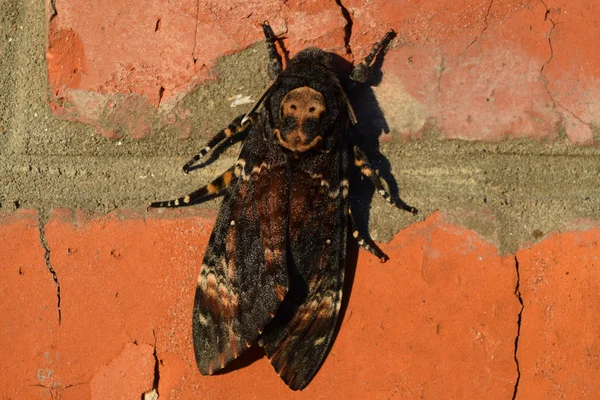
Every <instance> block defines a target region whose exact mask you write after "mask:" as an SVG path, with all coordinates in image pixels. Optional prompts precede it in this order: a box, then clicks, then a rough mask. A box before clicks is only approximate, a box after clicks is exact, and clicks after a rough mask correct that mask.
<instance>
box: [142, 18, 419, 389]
mask: <svg viewBox="0 0 600 400" xmlns="http://www.w3.org/2000/svg"><path fill="white" fill-rule="evenodd" d="M262 28H263V31H264V34H265V38H266V43H267V49H268V54H269V64H268V72H269V75H270V77H271V79H273V83H272V85H271V86H270V87H269V88H268V89H267V90H266V91H265V93H264V94H263V95H262V96H261V98H260V99H259V100H258V101H257V102H256V104H255V105H254V106H253V108H252V109H251V110H250V111H249V112H248V113H247V114H243V115H240V116H238V117H236V118H235V119H234V120H233V121H232V122H231V124H230V125H229V126H228V127H227V128H225V129H223V130H222V131H220V132H218V133H217V134H216V135H215V136H214V137H213V138H212V139H211V140H210V141H209V142H208V144H207V146H206V147H204V148H203V149H202V150H201V151H200V153H199V154H198V155H196V156H194V157H193V158H192V159H191V160H190V161H189V162H188V163H186V164H185V166H184V167H183V170H184V171H185V172H186V173H187V172H189V171H190V170H191V169H192V167H193V166H194V164H195V163H196V162H198V161H199V160H200V159H201V158H202V157H204V156H205V155H207V154H208V153H209V152H210V151H211V150H213V149H214V148H215V147H216V146H219V145H222V144H223V143H225V142H227V141H228V139H232V138H236V137H240V136H242V135H245V139H244V141H243V145H242V149H241V152H240V155H239V158H238V160H237V162H236V163H235V165H233V166H232V167H230V168H229V169H228V170H227V171H225V172H224V173H223V174H222V175H221V176H219V177H218V178H216V179H215V180H214V181H213V182H212V183H210V184H208V185H206V186H204V187H202V188H200V189H198V190H196V191H194V192H193V193H190V194H188V195H186V196H184V197H181V198H178V199H175V200H169V201H158V202H153V203H151V204H150V206H149V208H154V207H180V206H187V205H192V204H197V203H199V202H202V201H204V200H206V199H207V198H212V197H214V196H216V195H221V194H223V195H224V196H223V202H222V205H221V208H220V210H219V214H218V217H217V220H216V223H215V226H214V229H213V232H212V234H211V237H210V240H209V243H208V248H207V249H206V253H205V256H204V261H203V263H202V267H201V269H200V274H199V276H198V282H197V287H196V295H195V299H194V311H193V340H194V350H195V355H196V361H197V364H198V368H199V370H200V372H201V373H202V374H203V375H211V374H214V373H216V372H217V371H219V370H222V369H223V368H224V367H225V366H226V365H228V364H229V363H230V362H231V361H232V360H234V359H236V358H237V357H238V356H239V355H240V354H241V353H242V352H243V351H244V350H245V349H246V348H248V347H249V346H250V345H251V344H252V343H253V342H256V341H258V343H259V345H260V346H262V347H263V348H264V350H265V352H266V354H267V357H268V358H269V360H270V361H271V363H272V364H273V366H274V368H275V370H276V371H277V373H278V374H279V375H280V376H281V378H282V379H283V380H284V381H285V383H286V384H287V385H288V386H289V387H290V388H292V389H294V390H300V389H303V388H304V387H305V386H306V385H307V384H308V383H309V382H310V381H311V379H312V378H313V377H314V375H315V374H316V372H317V370H318V369H319V367H320V365H321V364H322V362H323V360H324V359H325V356H326V355H327V352H328V350H329V348H330V346H331V344H332V337H333V334H334V330H335V328H336V324H337V318H338V314H339V311H340V304H341V301H342V287H343V282H344V266H345V259H346V241H347V232H348V230H349V229H351V231H352V236H354V238H356V240H357V241H358V244H359V245H361V246H362V247H364V248H365V249H366V250H368V251H370V252H371V253H373V254H374V255H375V256H377V257H378V258H379V259H381V261H383V262H384V261H386V260H387V256H386V255H385V254H384V253H383V252H382V251H381V250H380V249H379V248H378V247H377V246H376V245H375V244H374V243H373V242H372V241H371V240H370V239H368V235H361V233H359V230H358V229H357V227H356V223H355V221H354V218H353V216H352V212H351V208H350V203H349V198H348V191H349V180H348V169H349V168H350V167H351V164H352V163H353V164H354V165H355V166H356V167H358V168H359V169H360V171H361V172H362V174H363V175H364V176H365V177H367V178H369V179H370V180H371V181H372V182H373V184H374V186H375V188H376V189H377V191H378V192H379V193H380V194H381V195H383V197H384V198H385V199H386V200H387V201H388V202H389V203H391V204H393V205H395V206H397V207H398V208H401V209H404V210H407V211H410V212H412V213H416V212H417V211H416V209H414V208H413V207H410V206H408V205H406V204H405V203H404V202H402V200H400V199H393V198H392V197H391V196H390V195H389V194H388V193H387V192H386V190H385V189H384V186H383V184H382V180H381V178H380V177H379V175H378V174H377V173H376V171H375V170H374V168H373V167H372V166H371V164H370V163H369V161H368V160H367V157H366V156H365V154H364V153H363V151H362V150H361V149H360V148H359V147H358V146H357V145H356V144H355V142H354V141H353V130H352V129H351V128H352V127H353V126H354V125H355V124H356V123H357V120H356V115H355V112H354V110H353V108H352V105H351V104H350V101H349V99H348V96H347V91H346V89H345V88H344V87H343V85H342V83H341V81H340V78H339V77H338V75H337V73H336V72H335V69H334V65H333V62H332V56H331V54H329V53H326V52H324V51H323V50H320V49H318V48H314V47H311V48H307V49H304V50H302V51H301V52H299V53H298V54H297V55H296V56H295V57H294V58H292V59H291V60H288V62H287V63H286V64H287V65H286V69H285V70H283V68H282V62H281V59H280V57H279V55H278V53H277V48H276V42H277V40H278V39H277V37H276V36H275V34H274V33H273V31H272V29H271V27H270V26H269V25H268V23H265V24H263V25H262ZM393 36H394V32H393V31H390V32H388V33H387V34H386V35H385V36H384V37H383V38H382V39H381V40H380V41H379V42H378V43H377V44H376V45H375V46H374V47H373V49H372V51H371V52H370V54H369V55H368V56H367V57H366V58H365V59H364V60H363V61H362V62H361V63H359V64H358V65H357V66H355V67H354V68H353V70H352V72H351V73H350V76H349V77H350V80H351V81H354V82H356V83H355V84H361V83H365V82H367V81H368V79H369V76H370V73H371V68H372V64H373V63H374V60H375V59H376V57H377V55H378V54H379V53H380V52H381V50H382V49H384V48H385V47H386V46H387V44H388V43H389V42H390V40H391V39H392V38H393ZM349 82H350V81H349Z"/></svg>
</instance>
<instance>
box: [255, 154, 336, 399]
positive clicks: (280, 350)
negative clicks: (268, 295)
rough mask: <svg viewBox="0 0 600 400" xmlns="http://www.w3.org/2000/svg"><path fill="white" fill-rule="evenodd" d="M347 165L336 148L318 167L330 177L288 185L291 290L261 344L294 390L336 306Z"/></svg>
mask: <svg viewBox="0 0 600 400" xmlns="http://www.w3.org/2000/svg"><path fill="white" fill-rule="evenodd" d="M345 163H346V160H345V153H342V152H338V154H337V156H336V157H335V158H334V160H333V161H331V160H330V161H329V162H328V163H327V165H326V166H323V167H322V168H320V170H321V171H329V174H326V175H328V176H325V177H323V178H317V179H316V182H315V179H314V178H313V179H310V178H309V177H306V178H305V179H294V184H293V187H292V189H291V193H292V194H291V196H290V208H291V212H290V222H289V236H290V239H289V240H290V248H291V253H292V257H288V266H287V267H288V275H289V291H288V294H287V296H286V298H285V300H284V301H283V303H282V304H281V306H280V308H279V311H278V312H277V314H276V316H275V318H274V319H273V321H271V323H270V324H269V325H268V326H267V328H266V329H265V332H264V334H263V335H262V336H261V339H260V344H261V345H262V346H263V347H264V349H265V351H266V353H267V356H268V357H269V359H270V360H271V363H272V364H273V367H274V368H275V370H276V371H277V372H278V373H279V375H280V377H281V378H282V379H283V380H284V381H285V382H286V384H288V386H290V388H292V389H294V390H299V389H302V388H304V387H305V386H306V385H307V384H308V383H309V382H310V381H311V379H312V378H313V377H314V375H315V374H316V373H317V371H318V369H319V367H320V366H321V364H322V362H323V360H324V359H325V356H326V355H327V353H328V350H329V347H330V345H331V342H332V339H333V335H334V332H335V327H336V323H337V317H338V314H339V310H340V304H341V301H342V287H343V282H344V266H345V256H346V231H347V221H348V217H347V210H348V203H347V198H346V195H347V189H348V186H347V181H346V180H345V179H344V178H343V177H344V176H345V169H346V168H345V165H346V164H345ZM313 177H314V174H313ZM324 181H325V182H327V184H324V183H323V182H324Z"/></svg>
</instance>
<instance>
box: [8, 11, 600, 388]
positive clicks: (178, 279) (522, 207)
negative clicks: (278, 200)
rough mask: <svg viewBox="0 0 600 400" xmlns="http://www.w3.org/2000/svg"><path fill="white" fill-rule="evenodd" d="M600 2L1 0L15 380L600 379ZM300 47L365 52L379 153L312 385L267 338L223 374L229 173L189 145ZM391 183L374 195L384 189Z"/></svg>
mask: <svg viewBox="0 0 600 400" xmlns="http://www.w3.org/2000/svg"><path fill="white" fill-rule="evenodd" d="M599 15H600V5H598V4H597V3H595V2H592V1H585V0H576V1H570V2H569V1H565V0H563V1H558V0H557V1H552V0H530V1H525V0H522V1H519V0H506V1H499V0H481V1H479V0H463V1H458V2H457V1H447V0H427V1H420V2H411V1H404V0H403V1H392V2H390V1H384V0H370V1H365V0H343V1H341V2H340V1H335V0H329V1H299V0H295V1H291V0H290V1H276V0H272V1H271V0H269V1H238V0H227V1H221V2H213V1H208V0H183V1H171V0H166V1H157V0H153V1H147V2H136V1H129V2H123V1H113V0H109V1H104V2H88V1H81V0H52V1H48V2H47V4H42V3H41V2H39V1H34V0H25V1H22V2H16V1H10V0H5V1H0V93H1V95H0V170H1V171H2V173H0V274H1V275H2V279H1V280H0V281H1V282H2V283H1V284H0V299H1V301H0V326H1V327H2V328H1V330H0V340H2V343H4V345H3V347H2V348H3V353H2V357H0V375H1V376H3V377H4V378H5V379H4V384H3V385H0V398H8V399H23V398H32V399H37V398H48V399H50V398H65V399H69V398H74V399H75V398H76V399H87V398H94V399H107V398H124V399H129V398H136V399H139V398H141V397H142V396H143V394H144V393H150V392H152V390H154V391H156V392H157V393H158V395H159V398H161V399H167V398H169V399H188V398H211V399H221V398H222V399H224V398H231V397H234V396H237V397H239V396H242V395H243V396H244V397H247V398H287V397H294V398H340V397H348V398H382V399H383V398H386V399H387V398H407V399H413V398H424V399H440V398H455V399H470V398H473V399H475V398H477V399H484V398H485V399H488V398H489V399H512V398H517V399H537V398H540V399H553V398H571V399H597V398H599V397H600V387H599V386H598V385H597V382H598V380H599V379H600V361H599V359H600V345H599V343H598V334H597V333H598V330H599V329H600V326H598V322H597V318H596V315H598V313H600V302H599V301H598V298H599V296H598V293H599V288H598V287H599V285H600V274H599V273H598V271H599V270H600V259H599V258H598V257H599V256H600V243H599V241H600V222H599V221H600V148H599V147H598V142H599V141H600V104H599V103H600V100H599V99H600V48H599V47H598V46H597V43H598V41H599V40H600V17H599ZM265 20H268V21H269V22H270V23H271V25H272V26H273V29H274V30H275V32H276V33H277V34H278V35H280V36H281V37H283V44H284V45H285V47H286V48H287V49H288V50H289V52H290V55H291V56H293V55H294V54H295V53H297V52H298V51H299V50H301V49H303V48H305V47H307V46H313V45H314V46H319V47H321V48H323V49H326V50H328V51H331V52H334V53H336V54H337V55H339V56H340V57H341V58H342V59H344V60H346V61H347V62H355V63H356V62H359V61H360V60H361V59H362V58H363V57H364V56H365V55H366V54H367V53H368V51H369V49H370V48H371V46H372V44H373V43H374V42H376V41H377V40H378V39H379V38H381V37H382V36H383V34H384V33H385V32H386V31H387V30H388V29H390V28H393V29H394V30H395V31H396V32H397V37H396V39H394V41H393V42H392V44H391V46H390V49H389V51H388V52H387V53H386V55H385V57H384V58H383V60H382V62H381V63H378V65H380V70H381V73H379V74H377V75H376V76H375V79H374V82H373V86H372V87H371V88H367V89H365V90H363V91H362V92H359V93H358V94H355V95H354V96H352V101H353V104H354V105H355V108H356V109H357V114H358V117H359V121H360V124H359V127H360V129H361V131H362V133H363V135H364V136H365V138H370V139H369V140H367V141H368V142H370V144H371V146H369V147H370V148H369V155H370V156H371V157H372V158H373V159H374V161H375V163H376V165H377V167H378V168H379V169H380V171H381V172H382V174H384V175H385V176H387V177H390V178H391V179H392V180H391V182H392V187H394V186H395V185H397V187H398V188H399V192H400V194H401V196H402V198H403V199H404V200H405V201H406V202H407V203H409V204H411V205H414V206H415V207H417V208H418V209H419V210H420V214H419V215H418V216H416V217H414V216H411V215H409V214H406V213H402V212H399V211H398V212H397V211H396V210H390V208H389V206H388V205H387V204H386V203H385V202H384V201H383V200H381V199H380V198H378V197H377V196H375V197H373V199H372V200H370V199H369V196H368V194H369V190H368V189H369V187H368V186H367V185H365V184H364V183H357V184H356V186H355V188H356V189H355V191H354V193H355V195H356V196H357V197H358V198H362V199H363V201H362V203H361V204H362V207H359V209H360V212H361V214H362V215H361V216H359V218H360V219H361V220H363V222H365V223H368V224H369V226H370V231H371V234H372V236H373V238H375V239H376V240H379V241H380V242H381V243H382V244H381V247H382V249H383V250H384V251H385V252H386V253H387V254H388V255H389V256H390V258H391V260H390V261H389V262H388V263H386V264H380V263H379V262H378V261H377V260H376V259H375V258H374V257H372V256H371V255H370V254H368V253H365V252H363V251H362V250H361V251H358V255H356V253H357V250H356V249H354V250H351V252H350V253H351V257H350V259H351V262H350V263H349V266H348V275H349V276H350V278H349V281H350V282H349V283H348V285H347V290H346V306H345V311H344V314H343V322H342V325H341V328H340V331H339V334H338V337H337V340H336V341H335V344H334V346H333V348H332V350H331V353H330V354H329V356H328V358H327V360H326V362H325V364H324V365H323V367H322V368H321V370H320V372H319V373H318V375H317V376H316V378H315V379H314V381H313V382H312V383H311V384H310V385H309V386H308V388H307V389H306V390H305V391H303V392H301V393H293V392H291V391H290V390H289V389H288V388H287V387H286V386H285V385H284V384H283V382H281V380H280V379H279V378H278V377H277V375H276V374H275V372H274V371H273V369H272V367H271V366H270V364H269V362H268V360H267V359H266V358H265V357H263V356H262V354H261V351H260V349H258V348H251V350H250V352H249V353H248V354H247V355H245V356H244V357H243V359H242V360H241V362H240V363H239V365H238V367H239V368H238V369H236V370H235V371H233V372H230V373H228V374H224V375H220V376H215V377H202V376H201V375H200V374H199V372H198V371H197V368H196V366H195V362H194V356H193V350H192V344H191V309H192V302H193V294H194V290H195V282H196V277H197V274H198V270H199V267H200V263H201V260H202V257H203V252H204V248H205V246H206V243H207V241H208V237H209V235H210V231H211V229H212V226H213V224H214V220H215V216H216V209H217V207H218V202H217V201H212V202H208V203H206V204H203V205H201V206H198V207H195V208H193V209H185V210H181V211H180V210H167V211H165V210H153V211H151V212H146V211H145V208H146V205H147V203H148V202H149V201H151V200H156V199H166V198H172V197H174V196H178V195H182V194H185V193H187V192H189V191H191V190H194V189H196V188H198V187H200V186H201V185H203V184H205V183H206V182H207V181H209V180H210V178H211V177H214V176H216V175H218V174H219V173H220V172H222V171H224V170H225V169H226V168H228V167H229V166H230V165H231V164H232V163H233V162H234V160H235V158H236V155H237V151H238V149H239V147H236V146H234V147H233V148H231V149H229V150H227V151H225V152H224V153H223V154H222V155H221V158H220V159H219V160H217V161H215V162H213V163H212V164H210V165H209V166H207V167H206V168H204V169H202V170H196V171H194V173H193V174H191V175H184V174H183V173H182V172H181V166H182V165H183V164H184V163H185V162H186V161H187V160H188V159H189V158H190V157H191V156H192V155H193V154H196V153H197V152H198V150H199V149H200V148H202V146H203V145H204V143H205V141H206V139H207V138H208V137H210V136H211V135H212V134H214V132H216V131H217V130H218V129H220V128H222V127H224V126H225V125H226V124H227V123H228V122H229V121H230V120H231V119H232V118H233V117H234V116H236V115H239V114H242V113H244V112H245V111H247V110H248V109H249V107H250V106H251V103H252V102H254V101H255V100H256V99H257V98H258V97H259V96H260V94H261V93H262V91H263V90H264V89H265V87H266V86H267V85H268V84H269V79H268V77H267V74H266V69H265V66H266V60H267V55H266V50H265V46H264V44H263V43H261V40H262V31H261V29H260V26H259V24H260V23H261V22H263V21H265ZM363 191H366V192H367V195H365V194H364V193H362V192H363Z"/></svg>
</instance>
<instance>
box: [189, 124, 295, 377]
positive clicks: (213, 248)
mask: <svg viewBox="0 0 600 400" xmlns="http://www.w3.org/2000/svg"><path fill="white" fill-rule="evenodd" d="M254 136H255V137H258V135H254ZM258 146H259V143H257V141H253V139H252V135H249V137H248V139H247V141H246V143H245V144H244V148H243V149H242V153H241V155H240V159H239V160H238V162H237V164H236V168H235V174H234V178H233V180H232V182H231V186H230V190H229V191H228V192H227V193H226V194H225V196H224V199H223V203H222V205H221V208H220V210H219V215H218V217H217V221H216V223H215V227H214V229H213V232H212V235H211V237H210V240H209V244H208V247H207V250H206V254H205V256H204V261H203V263H202V268H201V270H200V274H199V277H198V286H197V288H196V296H195V299H194V314H193V325H192V327H193V328H192V332H193V340H194V351H195V355H196V362H197V364H198V368H199V370H200V372H201V373H202V374H204V375H210V374H213V373H214V372H216V371H218V370H220V369H222V368H224V367H225V366H226V365H227V364H228V363H229V362H230V361H232V360H233V359H235V358H237V357H238V355H239V354H240V353H241V352H242V351H243V350H245V349H246V348H247V347H248V346H250V344H251V343H252V342H254V341H255V340H256V339H257V338H258V336H259V334H260V333H261V332H262V331H263V329H264V327H265V326H266V325H267V324H268V322H269V321H270V320H271V319H272V317H273V315H274V314H275V312H276V311H277V309H278V307H279V304H280V303H281V301H282V300H283V298H284V297H285V294H286V293H287V290H288V276H287V270H286V261H285V260H286V234H285V232H286V230H287V216H286V214H287V193H286V186H285V185H286V179H285V178H286V177H285V171H284V168H283V167H281V166H276V165H273V164H274V163H271V162H269V158H268V156H266V155H265V152H264V151H262V149H260V148H257V147H258ZM257 155H258V156H257ZM267 174H268V179H266V176H267Z"/></svg>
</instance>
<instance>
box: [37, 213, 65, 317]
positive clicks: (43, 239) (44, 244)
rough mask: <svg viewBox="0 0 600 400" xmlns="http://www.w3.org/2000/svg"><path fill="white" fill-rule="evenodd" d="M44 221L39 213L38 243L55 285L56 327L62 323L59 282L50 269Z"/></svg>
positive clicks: (48, 247) (51, 268)
mask: <svg viewBox="0 0 600 400" xmlns="http://www.w3.org/2000/svg"><path fill="white" fill-rule="evenodd" d="M46 220H47V217H43V216H42V214H41V213H40V217H39V225H38V227H39V234H40V243H41V245H42V247H43V248H44V260H45V262H46V268H47V269H48V272H50V274H51V275H52V280H53V281H54V284H55V285H56V303H57V304H56V308H57V310H58V325H60V324H61V322H62V311H61V309H60V301H61V298H60V282H59V281H58V275H57V274H56V271H55V270H54V268H53V267H52V263H51V261H50V246H49V245H48V240H47V239H46Z"/></svg>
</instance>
